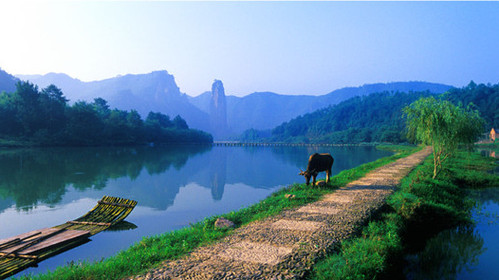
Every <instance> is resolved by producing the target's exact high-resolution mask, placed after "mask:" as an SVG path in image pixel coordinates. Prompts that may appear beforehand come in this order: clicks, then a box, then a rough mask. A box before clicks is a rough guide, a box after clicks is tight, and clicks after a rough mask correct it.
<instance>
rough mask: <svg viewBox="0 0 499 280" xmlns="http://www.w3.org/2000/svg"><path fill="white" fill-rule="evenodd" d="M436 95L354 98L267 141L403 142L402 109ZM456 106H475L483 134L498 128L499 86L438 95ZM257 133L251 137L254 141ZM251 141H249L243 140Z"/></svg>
mask: <svg viewBox="0 0 499 280" xmlns="http://www.w3.org/2000/svg"><path fill="white" fill-rule="evenodd" d="M429 95H433V94H432V93H430V92H428V91H425V92H413V93H402V92H382V93H375V94H371V95H368V96H363V97H354V98H351V99H349V100H346V101H344V102H341V103H339V104H337V105H334V106H330V107H328V108H325V109H322V110H318V111H315V112H313V113H310V114H305V115H303V116H299V117H297V118H295V119H293V120H291V121H289V122H285V123H283V124H281V125H279V126H277V127H276V128H274V129H273V130H272V136H271V137H270V138H268V139H266V141H272V142H281V141H283V142H304V143H361V142H394V143H398V142H404V141H406V139H405V121H404V119H403V118H402V111H401V110H402V108H403V107H405V106H407V105H409V104H410V103H412V102H413V101H415V100H417V99H419V98H421V97H426V96H429ZM437 96H438V97H439V98H444V99H448V100H450V101H452V102H454V103H455V104H462V105H463V106H468V104H469V103H470V102H472V103H473V104H474V106H476V109H478V111H479V112H480V114H481V116H482V117H483V118H484V119H485V121H486V127H485V128H484V132H485V131H486V130H488V129H490V128H491V127H496V128H497V127H498V126H499V85H483V84H480V85H476V84H475V83H473V82H471V83H470V84H469V85H468V86H466V87H464V88H460V89H456V88H454V89H450V90H449V91H448V92H447V93H444V94H441V95H437ZM250 132H251V133H250ZM255 134H256V132H255V131H248V132H246V133H245V134H244V135H245V137H246V138H248V135H251V136H252V137H253V139H251V140H253V141H254V140H255V139H254V135H255ZM242 140H243V141H245V140H248V141H249V140H250V139H244V138H243V139H242Z"/></svg>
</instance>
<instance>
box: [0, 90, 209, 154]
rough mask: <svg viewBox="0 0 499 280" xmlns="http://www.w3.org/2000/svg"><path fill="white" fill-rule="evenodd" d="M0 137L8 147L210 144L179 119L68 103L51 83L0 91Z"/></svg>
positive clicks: (204, 135) (97, 104)
mask: <svg viewBox="0 0 499 280" xmlns="http://www.w3.org/2000/svg"><path fill="white" fill-rule="evenodd" d="M0 139H2V140H3V142H10V143H14V145H41V146H102V145H132V144H146V143H204V142H208V143H209V142H212V141H213V138H212V136H211V135H210V134H208V133H205V132H202V131H199V130H194V129H189V127H188V125H187V123H186V122H185V120H184V119H182V118H181V117H180V116H176V117H175V118H173V119H170V117H169V116H167V115H164V114H162V113H155V112H150V113H149V114H148V116H147V118H146V119H145V120H143V119H142V118H141V116H140V115H139V113H138V112H137V111H135V110H131V111H125V110H118V109H111V108H110V107H109V105H108V104H107V101H106V100H104V99H102V98H96V99H94V101H93V102H87V101H77V102H75V103H74V104H73V105H69V104H68V100H67V99H66V98H65V97H64V95H63V93H62V91H61V90H60V89H59V88H57V87H56V86H54V85H50V86H48V87H46V88H44V89H42V90H39V89H38V87H37V86H36V85H34V84H32V83H30V82H24V81H22V82H18V83H17V84H16V91H15V92H12V93H6V92H2V93H0Z"/></svg>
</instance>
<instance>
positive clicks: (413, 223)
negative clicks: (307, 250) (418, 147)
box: [309, 152, 499, 279]
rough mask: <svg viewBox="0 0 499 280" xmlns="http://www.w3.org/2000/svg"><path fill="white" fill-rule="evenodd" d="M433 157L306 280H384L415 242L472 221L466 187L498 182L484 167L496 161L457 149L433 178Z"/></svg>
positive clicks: (403, 183)
mask: <svg viewBox="0 0 499 280" xmlns="http://www.w3.org/2000/svg"><path fill="white" fill-rule="evenodd" d="M432 161H433V158H432V156H430V157H428V158H427V159H426V160H425V161H424V162H423V164H422V165H420V166H418V167H417V168H415V169H414V170H413V171H412V172H411V173H410V174H409V175H408V176H407V177H405V178H404V179H403V180H402V181H401V186H400V188H399V190H397V191H396V192H395V193H394V194H393V195H392V196H390V197H389V199H388V205H389V207H388V210H386V211H385V212H384V213H382V214H381V215H380V216H379V219H377V220H373V221H371V222H369V224H368V225H367V226H366V227H365V228H364V229H363V231H362V234H361V235H360V236H359V237H356V238H352V239H350V240H348V241H346V242H343V243H342V244H341V249H340V250H339V251H338V252H336V253H333V254H331V255H330V256H328V257H326V258H325V259H324V260H322V261H320V262H319V263H318V264H317V265H316V266H315V267H314V270H313V272H312V274H311V275H310V277H309V278H310V279H378V278H379V279H383V278H387V277H389V276H387V274H388V273H390V271H391V270H392V269H394V267H393V266H392V264H397V263H398V260H399V259H400V256H401V254H402V252H403V251H404V250H405V249H407V248H408V246H407V245H409V243H411V242H413V241H414V240H421V238H423V239H424V238H425V237H428V236H431V235H432V234H435V233H436V232H438V231H440V230H443V229H445V228H450V227H454V226H456V225H458V224H463V223H469V222H470V221H471V216H470V210H471V208H472V206H473V205H474V202H473V201H472V200H471V199H469V198H468V197H467V194H466V191H465V189H466V188H477V187H481V188H483V187H494V186H499V185H498V183H499V176H495V175H492V174H488V173H487V172H486V171H487V170H490V169H492V168H494V167H495V166H496V165H495V163H494V161H495V160H494V159H490V158H485V157H482V156H480V155H479V154H477V153H468V152H459V153H458V154H457V155H455V156H454V157H453V158H451V159H449V161H448V162H447V163H446V164H445V166H444V170H443V171H442V173H441V174H440V175H439V176H438V177H437V178H436V179H435V180H434V179H431V175H432V170H433V169H432V168H433V165H432Z"/></svg>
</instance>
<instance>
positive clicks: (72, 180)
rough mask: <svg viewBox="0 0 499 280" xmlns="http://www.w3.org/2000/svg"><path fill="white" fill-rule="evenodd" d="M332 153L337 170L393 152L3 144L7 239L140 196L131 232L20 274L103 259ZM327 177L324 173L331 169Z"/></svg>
mask: <svg viewBox="0 0 499 280" xmlns="http://www.w3.org/2000/svg"><path fill="white" fill-rule="evenodd" d="M315 152H320V153H325V152H327V153H331V154H332V155H333V157H334V158H335V163H334V166H333V174H336V173H338V172H340V171H341V170H344V169H350V168H353V167H355V166H358V165H360V164H363V163H366V162H370V161H373V160H376V159H378V158H380V157H384V156H388V155H390V154H391V153H389V152H386V151H379V150H376V149H375V148H374V147H212V146H175V147H155V148H152V147H135V148H45V149H20V150H13V149H3V150H0V239H3V238H7V237H10V236H13V235H17V234H20V233H24V232H27V231H31V230H36V229H40V228H45V227H51V226H54V225H58V224H62V223H65V222H66V221H69V220H73V219H75V218H77V217H80V216H81V215H83V214H85V213H86V212H87V211H89V210H90V209H91V208H92V207H93V206H94V205H95V204H96V203H97V201H98V200H99V199H100V198H101V197H102V196H104V195H110V196H118V197H124V198H129V199H134V200H137V201H138V205H137V207H136V208H135V210H134V211H133V212H132V213H131V214H130V216H128V218H127V219H126V221H128V222H130V223H132V224H133V225H131V226H130V228H129V229H123V230H121V231H105V232H101V233H99V234H97V235H95V236H93V237H92V238H91V240H92V241H90V242H88V243H86V244H83V245H81V246H79V247H77V248H74V249H72V250H69V251H67V252H65V253H62V254H60V255H58V256H55V257H52V258H50V259H48V260H45V261H43V262H41V263H40V264H39V267H37V268H30V269H27V270H25V271H23V272H21V273H19V274H18V275H22V274H26V273H40V272H45V271H47V269H54V268H56V267H57V266H61V265H65V264H67V263H68V262H71V261H78V260H100V259H102V258H105V257H108V256H111V255H113V254H115V253H116V252H118V251H119V250H122V249H125V248H127V247H129V246H130V245H131V244H133V243H135V242H137V241H139V240H141V238H142V237H144V236H148V235H155V234H160V233H163V232H167V231H171V230H175V229H179V228H181V227H185V226H188V225H189V223H193V222H197V221H200V220H202V219H203V218H204V217H206V216H212V215H215V214H222V213H226V212H229V211H232V210H237V209H240V208H241V207H245V206H248V205H250V204H252V203H255V202H257V201H259V200H261V199H263V198H265V197H266V196H268V195H269V194H270V193H272V192H274V191H276V190H277V189H279V188H282V187H284V186H287V185H289V184H292V183H295V182H300V183H302V182H304V178H303V177H301V176H298V175H297V174H298V173H299V168H301V169H306V167H307V162H308V156H309V155H310V154H312V153H315ZM322 174H323V173H321V175H319V177H321V178H322V177H324V176H325V175H322Z"/></svg>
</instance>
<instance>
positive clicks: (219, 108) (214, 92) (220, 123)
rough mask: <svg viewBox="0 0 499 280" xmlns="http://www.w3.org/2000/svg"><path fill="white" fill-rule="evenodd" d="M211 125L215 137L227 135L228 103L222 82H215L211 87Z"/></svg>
mask: <svg viewBox="0 0 499 280" xmlns="http://www.w3.org/2000/svg"><path fill="white" fill-rule="evenodd" d="M210 123H211V130H212V132H213V134H214V136H215V137H223V136H225V134H226V133H227V127H228V126H227V101H226V98H225V89H224V85H223V83H222V81H220V80H215V81H214V82H213V85H212V86H211V100H210Z"/></svg>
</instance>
